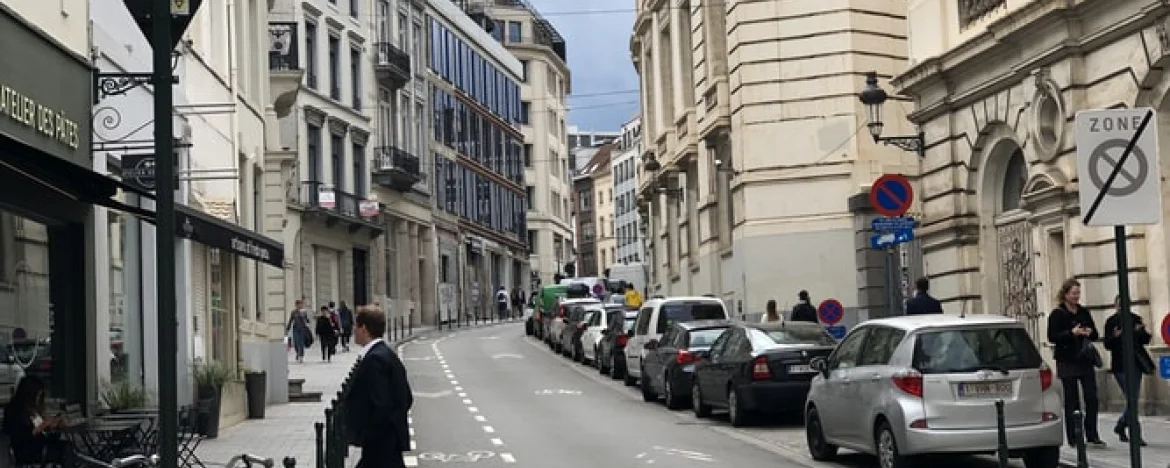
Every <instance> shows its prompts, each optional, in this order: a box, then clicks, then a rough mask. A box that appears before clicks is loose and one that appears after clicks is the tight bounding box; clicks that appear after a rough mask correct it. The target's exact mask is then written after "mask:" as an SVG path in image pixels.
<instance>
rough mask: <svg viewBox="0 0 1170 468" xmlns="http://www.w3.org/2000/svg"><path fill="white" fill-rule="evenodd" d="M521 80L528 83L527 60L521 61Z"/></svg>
mask: <svg viewBox="0 0 1170 468" xmlns="http://www.w3.org/2000/svg"><path fill="white" fill-rule="evenodd" d="M520 79H521V80H524V81H525V82H527V81H528V61H527V60H521V61H520Z"/></svg>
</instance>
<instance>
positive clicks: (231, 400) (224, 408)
mask: <svg viewBox="0 0 1170 468" xmlns="http://www.w3.org/2000/svg"><path fill="white" fill-rule="evenodd" d="M220 398H221V400H220V401H221V403H220V407H219V427H220V429H223V428H225V427H231V426H234V425H236V424H239V423H240V422H241V421H243V420H245V419H248V393H247V392H246V391H244V382H237V381H234V380H233V381H231V382H228V383H227V384H225V385H224V386H223V393H222V395H221V397H220Z"/></svg>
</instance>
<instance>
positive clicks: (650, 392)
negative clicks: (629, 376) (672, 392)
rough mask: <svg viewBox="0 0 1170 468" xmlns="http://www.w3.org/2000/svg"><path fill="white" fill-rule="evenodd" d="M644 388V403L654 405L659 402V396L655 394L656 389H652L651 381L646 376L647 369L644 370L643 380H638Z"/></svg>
mask: <svg viewBox="0 0 1170 468" xmlns="http://www.w3.org/2000/svg"><path fill="white" fill-rule="evenodd" d="M638 380H639V383H640V384H641V387H642V401H644V402H646V403H652V402H656V401H658V395H655V394H654V389H653V388H650V379H649V378H648V377H647V376H646V368H645V367H643V368H642V378H641V379H638Z"/></svg>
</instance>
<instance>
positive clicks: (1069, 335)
mask: <svg viewBox="0 0 1170 468" xmlns="http://www.w3.org/2000/svg"><path fill="white" fill-rule="evenodd" d="M1056 299H1057V302H1058V303H1059V304H1060V305H1059V306H1057V307H1056V309H1054V310H1053V311H1052V313H1050V314H1048V341H1050V342H1052V344H1053V345H1054V346H1053V350H1052V357H1053V358H1054V359H1055V360H1056V375H1057V377H1060V384H1061V387H1062V388H1063V389H1064V427H1065V435H1066V436H1067V437H1068V443H1069V445H1074V446H1075V445H1076V437H1075V432H1074V431H1075V429H1076V426H1075V425H1074V421H1073V413H1074V412H1075V411H1077V410H1078V409H1080V407H1081V395H1080V394H1079V392H1078V391H1077V389H1078V386H1079V388H1080V390H1082V391H1083V392H1084V397H1085V412H1084V428H1085V440H1086V441H1087V442H1088V443H1089V445H1091V446H1095V447H1104V446H1105V442H1104V441H1102V440H1101V436H1100V434H1098V432H1097V411H1098V409H1097V405H1098V401H1097V376H1096V374H1095V372H1094V369H1095V368H1096V367H1100V366H1101V356H1100V355H1099V354H1097V349H1096V348H1094V347H1093V342H1094V341H1096V340H1097V338H1098V337H1099V334H1098V333H1097V324H1096V323H1094V322H1093V316H1092V314H1090V313H1089V309H1086V308H1084V306H1081V283H1079V282H1078V281H1077V280H1075V279H1068V280H1066V281H1065V282H1064V284H1062V285H1061V286H1060V292H1059V294H1058V295H1057V297H1056Z"/></svg>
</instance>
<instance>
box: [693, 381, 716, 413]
mask: <svg viewBox="0 0 1170 468" xmlns="http://www.w3.org/2000/svg"><path fill="white" fill-rule="evenodd" d="M691 411H694V412H695V417H696V418H706V417H709V416H711V405H708V404H706V403H703V394H702V393H700V392H699V382H698V381H695V383H694V385H692V386H691Z"/></svg>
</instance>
